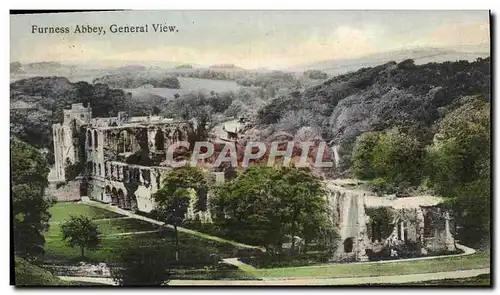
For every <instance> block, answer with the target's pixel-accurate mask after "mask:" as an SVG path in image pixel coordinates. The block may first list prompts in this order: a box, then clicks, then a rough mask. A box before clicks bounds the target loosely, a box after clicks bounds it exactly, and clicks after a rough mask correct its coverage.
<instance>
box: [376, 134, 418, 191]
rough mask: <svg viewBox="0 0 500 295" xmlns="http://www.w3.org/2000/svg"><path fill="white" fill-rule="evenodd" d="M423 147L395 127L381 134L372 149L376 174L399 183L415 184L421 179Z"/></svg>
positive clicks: (412, 137) (393, 182)
mask: <svg viewBox="0 0 500 295" xmlns="http://www.w3.org/2000/svg"><path fill="white" fill-rule="evenodd" d="M422 161H423V148H422V146H421V144H420V143H419V141H418V139H417V138H416V137H415V136H412V135H411V134H405V133H403V132H400V131H399V130H397V129H392V130H389V131H387V132H385V133H383V134H381V136H380V138H379V140H378V143H377V145H376V146H375V148H374V150H373V167H374V169H375V171H376V175H377V176H380V177H384V178H385V179H386V180H387V181H388V182H390V183H392V184H395V185H399V184H402V183H404V182H407V183H410V184H411V185H417V184H419V183H420V181H421V180H422V175H421V171H422Z"/></svg>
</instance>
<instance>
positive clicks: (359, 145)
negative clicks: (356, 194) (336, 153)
mask: <svg viewBox="0 0 500 295" xmlns="http://www.w3.org/2000/svg"><path fill="white" fill-rule="evenodd" d="M378 138H379V133H378V132H366V133H363V134H361V135H360V136H358V137H357V138H356V141H355V143H354V147H353V149H352V156H351V163H352V166H351V167H352V170H353V173H354V175H355V176H356V177H357V178H359V179H372V178H374V177H375V168H374V167H373V150H374V149H375V146H376V145H377V142H378Z"/></svg>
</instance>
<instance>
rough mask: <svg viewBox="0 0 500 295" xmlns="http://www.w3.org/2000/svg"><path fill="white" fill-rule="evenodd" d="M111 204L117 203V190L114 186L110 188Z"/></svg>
mask: <svg viewBox="0 0 500 295" xmlns="http://www.w3.org/2000/svg"><path fill="white" fill-rule="evenodd" d="M111 205H118V192H117V191H116V188H113V189H112V190H111Z"/></svg>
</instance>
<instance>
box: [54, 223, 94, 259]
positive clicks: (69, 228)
mask: <svg viewBox="0 0 500 295" xmlns="http://www.w3.org/2000/svg"><path fill="white" fill-rule="evenodd" d="M61 233H62V240H63V241H66V244H67V245H68V246H69V247H71V248H73V247H75V246H77V247H79V248H80V253H81V256H82V257H84V254H85V249H86V248H87V249H89V250H96V249H98V248H99V247H100V244H101V239H100V237H99V234H100V233H99V231H98V230H97V224H95V222H93V221H92V219H90V218H89V217H87V216H85V215H80V216H70V218H69V219H68V220H67V221H65V222H64V223H63V224H62V225H61Z"/></svg>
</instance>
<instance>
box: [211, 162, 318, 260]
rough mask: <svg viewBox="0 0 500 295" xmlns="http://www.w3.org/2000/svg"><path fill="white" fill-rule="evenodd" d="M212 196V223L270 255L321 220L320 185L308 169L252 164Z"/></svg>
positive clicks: (316, 225)
mask: <svg viewBox="0 0 500 295" xmlns="http://www.w3.org/2000/svg"><path fill="white" fill-rule="evenodd" d="M213 195H214V196H213V198H212V199H211V207H212V211H213V218H214V219H215V221H216V222H217V223H220V224H223V225H224V226H225V227H226V228H227V229H228V231H229V235H230V236H232V237H235V239H239V240H244V241H246V242H250V243H255V244H259V245H263V246H265V247H266V249H267V251H268V252H269V253H279V252H280V251H281V245H282V243H283V241H284V239H285V235H291V236H295V235H303V236H304V235H306V233H312V232H315V231H317V230H318V229H319V227H320V226H322V225H323V224H322V222H323V221H325V220H324V219H322V218H320V217H321V216H324V214H325V213H326V212H325V210H326V209H325V208H326V205H325V203H324V202H325V199H324V197H323V196H324V191H323V187H322V184H321V182H320V181H319V179H317V178H316V177H314V176H313V175H312V174H311V173H310V171H308V170H302V169H297V168H285V167H284V168H280V169H274V168H270V167H264V166H253V167H250V168H248V169H246V170H245V171H244V172H243V173H241V174H240V175H239V176H238V177H237V178H236V179H234V180H232V181H229V182H226V183H224V184H222V185H219V186H218V187H216V188H214V194H213ZM316 217H319V218H316ZM308 237H309V240H310V239H311V238H314V237H313V236H308ZM293 246H295V245H293Z"/></svg>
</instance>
